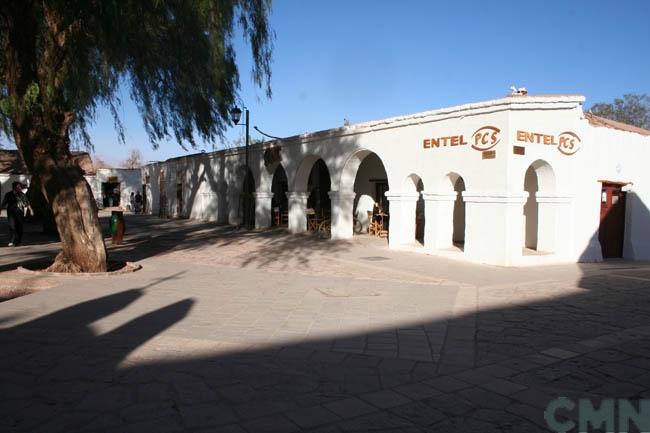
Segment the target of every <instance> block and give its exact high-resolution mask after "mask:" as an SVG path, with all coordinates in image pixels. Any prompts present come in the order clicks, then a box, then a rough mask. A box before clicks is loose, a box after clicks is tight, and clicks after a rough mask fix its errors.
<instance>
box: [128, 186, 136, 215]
mask: <svg viewBox="0 0 650 433" xmlns="http://www.w3.org/2000/svg"><path fill="white" fill-rule="evenodd" d="M129 204H130V205H131V212H133V213H136V211H135V193H134V192H133V191H131V196H130V197H129Z"/></svg>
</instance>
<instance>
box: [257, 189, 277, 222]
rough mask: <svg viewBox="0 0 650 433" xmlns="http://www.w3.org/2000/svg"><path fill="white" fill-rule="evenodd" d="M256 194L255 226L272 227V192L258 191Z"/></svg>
mask: <svg viewBox="0 0 650 433" xmlns="http://www.w3.org/2000/svg"><path fill="white" fill-rule="evenodd" d="M253 195H254V196H255V228H256V229H259V228H266V227H271V222H272V215H271V202H272V200H273V193H272V192H256V193H253Z"/></svg>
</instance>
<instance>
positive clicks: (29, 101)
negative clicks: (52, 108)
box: [23, 82, 41, 111]
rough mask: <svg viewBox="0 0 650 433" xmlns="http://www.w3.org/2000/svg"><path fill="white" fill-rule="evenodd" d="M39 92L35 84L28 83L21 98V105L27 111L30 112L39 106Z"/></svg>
mask: <svg viewBox="0 0 650 433" xmlns="http://www.w3.org/2000/svg"><path fill="white" fill-rule="evenodd" d="M40 93H41V90H40V89H39V88H38V84H37V83H34V82H32V83H30V84H29V86H27V91H26V92H25V95H24V96H23V104H24V107H25V109H26V110H27V111H32V110H34V109H36V108H38V107H39V106H40V103H39V97H40Z"/></svg>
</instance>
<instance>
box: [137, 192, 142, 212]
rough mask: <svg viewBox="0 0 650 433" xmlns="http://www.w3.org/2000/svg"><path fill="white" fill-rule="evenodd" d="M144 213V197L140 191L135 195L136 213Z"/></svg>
mask: <svg viewBox="0 0 650 433" xmlns="http://www.w3.org/2000/svg"><path fill="white" fill-rule="evenodd" d="M140 212H142V195H140V191H138V192H137V193H136V194H135V213H140Z"/></svg>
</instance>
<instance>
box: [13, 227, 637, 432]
mask: <svg viewBox="0 0 650 433" xmlns="http://www.w3.org/2000/svg"><path fill="white" fill-rule="evenodd" d="M127 226H128V227H129V232H130V233H131V234H130V235H129V236H128V237H127V241H126V242H125V244H124V245H122V246H117V247H111V254H112V256H113V257H116V258H123V259H129V260H137V261H139V262H140V263H141V264H142V265H143V269H142V270H141V271H138V272H136V273H133V274H127V275H120V276H113V277H93V278H91V277H52V276H43V275H36V276H35V275H33V274H24V273H19V272H16V271H10V270H9V269H12V268H13V267H15V264H16V263H18V262H22V261H29V260H42V259H44V258H45V257H49V256H51V255H52V254H53V253H54V252H55V251H56V244H55V243H50V244H44V243H43V242H41V241H40V240H38V239H37V238H32V239H33V240H34V244H33V245H27V246H25V247H20V248H15V249H11V250H9V249H6V248H2V249H1V250H0V269H2V270H4V271H5V272H2V273H1V274H0V279H1V280H2V281H5V282H9V283H10V284H12V285H14V286H20V287H28V286H29V285H30V284H31V285H32V286H34V287H36V288H38V289H39V290H37V291H36V292H35V293H32V294H30V295H28V296H23V297H21V298H16V299H13V300H10V301H6V302H2V303H0V345H1V347H2V351H1V352H0V395H1V396H2V397H1V398H2V404H1V405H0V431H2V432H5V431H7V432H76V431H82V432H184V431H187V432H248V433H258V432H260V433H261V432H297V431H310V432H366V431H380V432H390V431H395V432H459V433H470V432H477V433H478V432H481V433H489V432H510V433H528V432H548V431H551V430H550V429H549V428H548V426H547V424H546V421H545V420H544V410H545V408H546V407H547V405H548V404H549V402H550V401H551V400H553V399H555V398H557V397H560V396H562V397H567V398H569V399H572V400H574V401H577V399H579V398H586V399H590V400H591V401H592V402H593V404H594V405H597V404H599V402H600V401H601V400H602V399H604V398H629V399H633V400H639V399H642V398H650V392H649V388H650V361H649V360H648V357H649V356H650V308H649V307H650V305H649V304H650V296H649V290H650V265H648V264H644V263H624V262H607V263H601V264H590V265H562V266H545V267H536V268H526V269H506V268H498V267H491V266H479V265H470V264H464V263H460V262H454V261H449V260H446V259H441V258H438V257H435V256H426V255H422V254H417V253H407V252H394V251H390V250H388V249H387V248H386V245H385V241H382V240H378V239H371V238H367V237H357V238H355V239H353V240H352V241H349V242H330V241H324V240H320V239H318V238H315V237H309V236H289V235H286V234H284V233H282V232H280V231H265V232H243V231H242V232H238V231H235V230H232V229H230V228H226V227H217V226H213V225H209V224H199V223H192V222H189V221H159V220H156V219H153V218H148V217H130V218H129V219H127ZM37 241H38V242H37ZM9 283H7V284H9ZM564 417H566V418H568V419H572V420H574V421H575V420H576V419H577V413H576V411H572V412H567V411H560V412H558V419H559V420H563V419H565V418H564ZM575 431H577V430H575ZM589 431H598V430H596V429H590V430H589ZM630 431H635V430H634V427H633V428H631V429H630Z"/></svg>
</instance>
